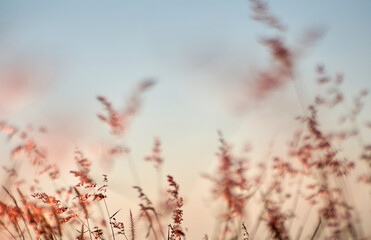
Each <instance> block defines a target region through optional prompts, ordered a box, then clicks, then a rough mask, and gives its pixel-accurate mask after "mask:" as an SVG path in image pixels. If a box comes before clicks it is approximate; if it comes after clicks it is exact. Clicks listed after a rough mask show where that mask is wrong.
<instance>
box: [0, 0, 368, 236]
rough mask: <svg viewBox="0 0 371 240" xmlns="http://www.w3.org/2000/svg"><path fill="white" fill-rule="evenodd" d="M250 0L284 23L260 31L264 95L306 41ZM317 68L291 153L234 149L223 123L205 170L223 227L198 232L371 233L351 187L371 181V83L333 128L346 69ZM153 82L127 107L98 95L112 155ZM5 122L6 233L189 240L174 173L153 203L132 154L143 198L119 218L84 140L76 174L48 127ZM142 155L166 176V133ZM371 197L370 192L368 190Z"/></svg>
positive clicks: (291, 66)
mask: <svg viewBox="0 0 371 240" xmlns="http://www.w3.org/2000/svg"><path fill="white" fill-rule="evenodd" d="M250 2H251V4H252V9H253V17H254V19H256V20H257V21H260V22H262V23H264V24H266V25H268V26H269V27H271V28H273V29H275V30H276V31H278V32H279V33H280V35H279V36H274V37H264V38H262V39H261V42H262V44H263V46H265V47H266V48H267V50H268V51H269V52H270V56H271V57H272V63H271V65H270V66H269V68H268V69H264V70H261V71H260V72H259V74H257V76H256V79H255V85H254V86H253V88H252V89H253V92H252V93H253V94H252V97H253V98H254V99H262V98H265V97H266V96H267V95H268V94H270V92H272V91H274V90H276V89H277V88H280V87H281V86H282V85H285V84H294V85H295V72H296V67H297V64H298V57H299V56H300V51H301V50H302V49H293V48H290V47H289V46H287V45H286V44H285V41H284V31H285V29H286V28H285V27H284V25H283V24H282V23H281V22H280V21H279V19H278V18H277V17H275V16H274V15H272V14H271V13H270V12H269V9H268V6H267V5H266V4H265V3H264V2H262V1H260V0H251V1H250ZM319 35H320V34H319V32H316V31H314V32H310V33H308V35H307V36H306V38H305V40H306V42H304V43H303V46H302V47H304V48H305V47H307V46H308V45H309V44H311V43H312V42H314V41H315V40H316V39H317V38H318V37H319ZM316 74H317V82H318V84H319V86H320V87H321V88H323V89H325V91H326V94H325V95H318V96H316V97H315V98H314V99H313V101H312V103H310V104H309V105H308V106H307V105H305V104H304V102H303V101H302V99H301V98H300V97H298V101H300V102H301V105H302V107H303V112H302V115H301V116H299V117H297V123H298V130H297V131H296V132H294V133H292V140H291V141H290V143H289V144H288V146H287V149H286V150H287V155H285V156H280V155H279V154H277V155H276V154H275V153H270V154H269V155H268V157H267V160H266V161H264V162H258V161H251V160H250V158H249V157H248V156H247V155H248V154H249V151H245V154H246V155H245V154H243V155H242V156H241V155H238V154H236V152H235V150H234V148H233V146H232V145H231V144H230V143H229V142H228V140H227V139H226V138H225V137H224V136H223V134H222V132H219V142H220V146H219V149H218V154H217V160H218V168H217V169H216V172H215V173H209V174H204V175H203V177H204V180H205V181H210V182H211V183H212V186H213V187H212V189H211V194H212V196H213V199H214V201H215V202H218V203H219V204H220V205H221V206H222V207H221V208H220V209H221V210H220V212H219V213H218V214H219V215H218V219H217V222H218V229H217V230H216V232H213V233H207V232H205V233H204V235H203V236H200V237H199V239H201V238H203V239H218V240H219V239H220V240H224V239H243V240H249V239H277V240H289V239H371V232H370V231H367V230H366V228H365V226H367V225H369V224H370V221H371V219H370V217H368V218H367V217H366V218H362V217H361V216H360V212H359V211H360V210H361V209H362V208H360V207H359V206H357V205H355V201H354V199H353V197H352V194H353V193H354V191H359V190H358V189H359V188H357V189H356V190H354V189H352V188H351V187H350V186H352V184H358V183H362V184H363V185H364V187H365V188H364V189H369V187H370V184H371V175H370V173H371V144H370V143H367V141H366V140H365V139H363V138H362V135H361V134H360V133H361V132H362V131H365V130H366V128H369V127H371V126H370V124H366V125H365V126H361V125H359V124H358V122H357V119H358V116H359V114H360V113H361V111H362V109H363V105H364V104H363V103H364V98H365V97H366V96H367V91H366V90H361V91H360V93H359V94H358V95H357V96H355V97H354V99H353V103H352V107H351V110H350V111H346V114H343V113H344V111H341V113H342V116H341V117H340V120H341V121H340V122H339V126H338V128H337V130H336V131H335V130H327V129H326V128H325V127H324V124H322V122H321V121H320V114H321V112H329V111H333V112H334V114H336V113H338V112H339V108H342V107H343V109H347V108H346V107H344V106H345V103H344V102H345V96H344V95H343V93H342V90H341V86H342V82H343V77H342V75H340V74H338V75H335V76H331V75H330V74H329V73H327V71H326V68H325V67H324V66H323V65H319V66H317V68H316ZM153 85H154V81H152V80H146V81H143V82H142V83H140V84H139V85H138V87H137V88H136V90H135V91H134V92H133V95H132V96H131V97H130V98H129V101H128V102H127V105H126V106H125V108H124V109H121V110H117V109H115V108H114V107H113V104H111V102H110V101H109V100H108V98H106V97H103V96H98V97H97V99H98V101H99V102H100V103H101V104H102V105H103V107H104V111H105V113H99V114H98V115H97V117H98V119H100V120H101V121H102V122H103V123H104V124H106V125H107V126H108V127H109V129H110V132H111V134H112V135H113V136H114V137H115V139H118V140H119V141H118V142H120V143H121V144H117V145H113V146H112V147H111V148H110V151H109V153H110V154H111V155H112V156H113V157H116V156H122V155H125V154H129V150H128V148H127V146H125V145H124V144H123V142H124V141H123V140H124V139H125V133H126V131H127V129H128V128H129V126H130V123H131V121H132V120H133V117H134V116H135V115H136V113H137V112H138V110H139V109H140V107H141V95H142V94H143V93H144V92H145V91H146V90H147V89H149V88H150V87H151V86H153ZM344 123H348V125H345V124H344ZM349 126H351V127H350V128H349ZM0 132H1V133H2V134H3V135H6V136H7V138H8V139H9V141H11V142H13V144H14V147H13V148H12V149H11V150H10V154H9V155H10V164H11V165H12V166H10V167H9V166H4V169H3V170H4V171H3V173H4V174H5V175H6V176H7V179H8V180H7V181H6V182H4V183H2V185H3V187H2V193H1V194H0V238H1V239H14V240H16V239H50V240H54V239H56V240H57V239H79V240H83V239H90V240H92V239H113V240H116V239H126V240H128V239H131V240H134V239H141V238H143V237H144V238H148V239H155V240H157V239H165V240H166V239H168V240H181V239H186V238H187V233H188V231H192V229H189V230H188V229H187V227H186V226H184V222H183V220H184V219H183V204H184V203H183V197H182V191H181V185H180V184H178V182H176V180H175V179H176V177H174V176H172V175H167V176H166V177H167V183H168V187H167V191H166V192H164V193H161V194H162V195H163V199H164V201H163V202H160V203H155V202H153V201H152V200H151V199H152V197H151V196H148V195H147V194H146V192H145V190H144V189H145V188H144V186H141V185H140V182H139V181H138V177H137V176H138V174H139V173H138V170H137V169H136V168H135V165H134V164H133V163H132V162H131V163H130V166H131V172H132V174H133V178H134V179H135V181H136V184H137V185H136V186H133V191H136V192H137V193H138V201H137V206H123V208H125V209H134V208H135V209H138V211H132V210H128V214H129V219H127V221H125V220H121V219H118V213H119V212H120V211H121V209H116V210H115V211H111V210H112V209H111V210H110V207H109V204H108V203H109V201H107V199H108V198H109V197H110V196H109V195H108V189H109V177H108V175H107V174H103V173H102V179H94V178H93V177H92V176H91V165H92V162H91V161H90V160H89V159H88V158H87V157H86V156H85V154H84V152H83V151H82V150H80V149H78V148H76V149H75V163H76V169H73V170H71V171H70V175H71V177H73V179H74V180H75V183H74V184H68V183H66V181H65V179H64V178H65V177H64V176H61V174H60V170H59V167H58V166H57V165H56V164H51V163H50V162H49V160H48V156H47V153H46V151H45V150H44V149H43V147H42V146H40V145H39V144H38V143H37V141H36V140H35V139H36V138H35V137H34V136H33V134H34V133H35V132H40V133H42V134H48V133H46V130H45V128H39V129H30V128H27V129H25V130H21V129H19V128H17V127H15V126H13V125H12V124H9V123H7V122H5V121H3V122H0ZM349 141H355V142H356V143H357V144H358V147H359V148H358V149H360V150H358V152H353V156H359V157H353V158H351V159H348V158H346V157H345V155H344V154H343V153H344V149H343V148H342V146H344V145H345V143H346V142H349ZM354 151H357V150H354ZM144 160H145V161H148V162H151V163H153V164H154V167H155V169H156V170H157V171H158V174H159V177H160V178H161V177H162V176H161V168H162V165H163V164H165V161H164V159H163V157H162V154H161V141H160V139H159V138H155V139H154V146H153V149H152V153H151V154H150V155H148V156H147V157H146V158H145V159H144ZM128 161H130V158H128ZM21 164H27V166H29V167H30V168H32V169H34V176H33V177H32V179H26V177H22V176H19V172H18V169H19V166H20V165H21ZM357 170H358V171H357ZM360 171H361V172H360ZM41 179H42V180H43V181H48V182H50V183H52V184H51V185H52V187H50V186H49V187H48V188H47V189H44V188H45V184H42V183H41ZM49 185H50V184H49ZM367 187H368V188H367ZM368 198H369V200H371V196H370V195H368ZM205 224H208V223H205ZM202 228H203V226H200V229H202Z"/></svg>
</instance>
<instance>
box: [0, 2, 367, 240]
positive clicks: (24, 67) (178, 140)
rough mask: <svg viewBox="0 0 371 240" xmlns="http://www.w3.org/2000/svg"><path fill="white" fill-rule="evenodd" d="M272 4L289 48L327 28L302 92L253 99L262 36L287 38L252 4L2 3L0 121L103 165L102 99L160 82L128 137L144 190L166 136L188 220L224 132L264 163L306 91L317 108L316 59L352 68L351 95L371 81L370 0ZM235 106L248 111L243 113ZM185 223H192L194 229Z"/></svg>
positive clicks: (58, 151) (56, 154)
mask: <svg viewBox="0 0 371 240" xmlns="http://www.w3.org/2000/svg"><path fill="white" fill-rule="evenodd" d="M269 6H270V9H271V10H272V12H273V13H274V14H275V15H276V16H277V17H279V18H280V19H281V20H282V22H283V23H284V25H285V26H287V31H286V32H285V36H286V38H287V41H288V42H289V43H292V44H293V45H297V46H300V44H301V42H300V36H302V35H303V34H304V33H305V31H306V30H310V29H317V30H320V31H322V32H323V35H322V37H321V38H320V39H319V40H318V41H317V42H316V43H315V44H314V46H311V47H309V48H308V49H306V50H305V51H304V54H303V56H302V57H301V58H300V61H299V65H298V69H297V76H296V79H295V81H296V84H297V86H298V89H299V90H295V89H294V86H293V85H292V84H287V85H285V86H284V87H282V88H280V89H278V90H276V91H274V92H273V93H272V94H270V95H269V96H268V97H267V98H265V99H262V100H259V101H253V100H252V99H250V98H249V97H247V98H246V97H245V96H243V92H242V91H241V89H242V88H243V87H242V84H244V82H246V81H247V80H249V79H250V78H251V75H252V74H251V73H252V72H254V71H255V70H256V69H259V68H261V67H264V66H266V65H267V63H269V61H270V60H269V58H268V57H267V56H268V55H267V52H266V49H265V48H264V47H262V45H261V44H259V41H258V40H259V38H260V37H263V36H272V35H277V34H278V33H277V31H274V30H271V29H269V28H267V27H265V26H263V25H262V24H259V23H257V22H255V21H253V20H252V19H251V11H250V8H249V3H248V1H242V0H232V1H222V0H213V1H210V0H203V1H194V0H191V1H183V0H177V1H174V0H173V1H169V0H163V1H124V0H123V1H94V0H93V1H63V2H62V1H32V2H31V1H4V0H0V51H1V52H2V54H1V56H0V120H6V121H8V122H11V123H14V124H16V125H18V126H20V127H22V126H23V127H24V126H27V125H28V124H32V125H35V126H46V127H47V129H48V134H50V135H52V136H53V137H50V138H48V137H44V138H45V139H44V141H45V142H46V143H48V144H49V148H50V149H49V150H50V156H51V159H53V160H52V161H56V162H59V163H61V165H62V168H64V169H65V170H68V169H70V168H71V166H73V155H72V153H73V150H74V148H75V147H76V146H77V147H79V148H80V149H82V150H83V151H85V152H86V153H87V154H88V155H89V156H91V158H92V160H93V161H96V164H97V165H98V164H99V159H96V158H99V157H97V156H100V154H101V152H100V149H101V148H102V146H103V147H104V146H106V145H107V144H109V143H110V142H112V141H114V140H112V137H111V136H110V135H109V130H108V128H106V127H105V126H104V125H103V124H102V123H101V122H99V121H98V119H97V118H96V113H98V112H101V111H102V110H103V107H102V106H101V105H100V103H99V102H98V101H97V100H96V96H98V95H103V96H106V97H107V98H108V99H109V100H110V101H112V103H113V104H114V106H117V107H122V106H124V104H125V98H126V99H127V97H128V96H130V94H131V92H132V91H133V89H135V87H136V85H137V84H138V83H140V82H141V81H142V80H145V79H154V80H155V81H156V84H155V86H153V88H152V89H150V90H149V91H148V92H146V93H145V94H144V96H143V99H142V100H143V104H142V108H141V111H140V112H139V114H138V116H136V117H135V119H134V121H133V124H132V126H131V128H130V131H129V133H128V135H127V137H126V139H125V143H126V144H127V145H128V147H129V148H130V149H131V151H132V157H133V160H134V162H135V165H136V168H137V169H140V170H139V171H138V172H141V171H143V173H140V175H141V176H140V178H141V181H142V182H143V186H145V183H147V184H150V183H151V181H153V180H151V179H150V178H149V177H148V176H150V175H151V174H152V175H154V170H153V168H152V167H151V166H150V164H149V163H146V162H144V161H143V158H144V157H145V156H146V155H148V154H150V152H151V148H152V143H153V138H154V137H159V138H160V139H161V142H162V150H163V155H164V158H165V163H164V167H163V173H164V174H165V175H166V174H171V175H173V176H174V177H175V178H176V179H179V180H178V182H179V183H180V185H181V187H182V189H183V190H184V195H185V199H186V204H187V201H188V203H189V206H193V207H189V209H193V208H194V209H195V210H194V211H193V213H190V215H192V214H193V215H194V214H195V212H196V211H204V213H205V214H206V213H207V210H201V209H202V207H203V206H201V205H202V203H200V202H197V201H196V200H193V199H192V196H194V195H202V198H203V199H205V198H207V197H208V195H207V194H208V193H207V192H205V191H203V192H202V194H201V192H200V191H201V190H200V189H201V188H202V187H204V183H203V181H205V180H203V179H201V177H200V174H201V173H204V172H209V173H210V172H212V171H213V169H214V168H215V164H216V160H217V159H216V157H215V153H216V152H217V148H218V135H217V131H218V130H221V131H222V132H223V133H224V135H225V137H226V138H227V139H228V140H230V141H231V142H232V143H233V144H236V145H238V144H240V145H241V144H243V143H251V144H252V145H253V149H254V150H255V151H256V152H257V153H256V155H254V156H255V157H256V158H260V157H262V156H264V154H265V151H266V149H267V147H268V146H269V145H270V144H271V143H272V142H275V141H277V142H279V140H282V139H286V137H287V134H289V133H288V132H290V131H291V130H292V128H293V127H292V125H293V121H292V120H293V118H294V117H295V116H297V115H300V114H302V110H301V108H300V103H299V101H298V97H297V95H300V96H301V99H303V101H304V102H305V103H309V102H310V101H311V99H312V98H313V96H314V95H315V93H316V92H317V91H318V86H317V85H316V84H315V75H314V70H315V67H316V66H317V65H318V64H324V65H325V66H326V69H328V72H329V73H331V74H332V75H335V74H336V73H339V72H341V73H343V74H344V76H345V83H344V89H345V90H346V94H347V95H350V96H351V95H352V94H354V93H356V92H357V91H359V90H360V89H363V88H370V86H371V82H370V79H369V78H370V76H371V69H370V67H369V63H370V62H371V46H370V43H371V30H370V28H369V25H370V23H371V15H370V11H371V2H370V1H345V0H328V1H320V0H315V1H288V0H281V1H269ZM9 79H11V80H9ZM243 86H245V85H243ZM247 88H249V86H248V85H247ZM241 99H242V100H241ZM241 101H247V103H246V102H242V103H241ZM237 105H238V106H241V105H242V106H243V109H239V111H236V106H237ZM366 112H367V109H366ZM287 129H289V130H287ZM2 145H5V144H2ZM0 149H1V150H2V152H5V149H6V147H4V146H2V147H1V148H0ZM1 154H2V156H3V155H4V154H6V153H1ZM3 159H5V158H3ZM1 164H6V161H2V162H1ZM98 170H104V171H106V172H109V174H110V175H111V177H112V185H113V186H112V187H113V188H114V189H113V190H114V191H115V192H116V193H115V194H118V195H120V194H124V192H125V191H126V190H127V191H131V190H130V186H131V185H133V183H134V182H133V181H134V180H133V179H131V176H130V174H131V173H130V170H128V165H127V163H126V162H123V161H121V162H120V161H116V162H115V163H114V164H113V165H112V166H110V167H107V166H106V167H102V168H99V169H98ZM98 170H97V176H99V173H98V172H99V171H98ZM123 173H125V174H127V175H128V177H127V178H128V180H127V182H126V183H124V184H123V185H125V186H126V187H125V188H124V190H125V191H124V190H122V188H121V189H120V186H122V183H121V182H120V179H121V178H122V174H123ZM148 174H149V175H148ZM146 176H147V177H146ZM125 179H126V178H125ZM164 181H165V180H164ZM128 189H129V190H128ZM149 191H151V190H149ZM132 195H133V196H136V194H135V193H134V194H132ZM128 198H130V197H128ZM129 200H133V199H132V198H130V199H129ZM190 212H191V211H190ZM188 223H189V224H190V226H189V229H190V230H191V229H192V224H193V225H195V224H197V222H196V223H190V222H188ZM190 234H191V233H190ZM194 234H195V235H193V236H195V237H196V236H199V235H196V234H200V233H194ZM190 236H192V235H190Z"/></svg>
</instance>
